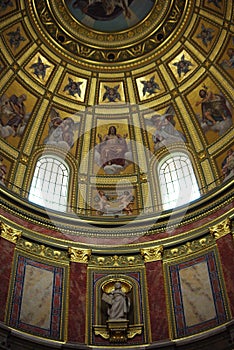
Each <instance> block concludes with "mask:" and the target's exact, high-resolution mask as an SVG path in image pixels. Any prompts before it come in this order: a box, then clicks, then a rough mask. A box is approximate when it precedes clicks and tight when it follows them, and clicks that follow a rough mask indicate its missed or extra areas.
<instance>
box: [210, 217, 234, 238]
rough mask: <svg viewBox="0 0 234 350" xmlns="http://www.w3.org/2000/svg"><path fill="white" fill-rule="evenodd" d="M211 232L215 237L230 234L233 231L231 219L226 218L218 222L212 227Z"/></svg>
mask: <svg viewBox="0 0 234 350" xmlns="http://www.w3.org/2000/svg"><path fill="white" fill-rule="evenodd" d="M210 233H211V235H212V236H213V237H214V238H215V239H219V238H221V237H223V236H226V235H228V234H229V233H231V220H230V219H229V218H226V219H225V220H223V221H221V222H219V223H218V224H216V225H214V226H212V227H210Z"/></svg>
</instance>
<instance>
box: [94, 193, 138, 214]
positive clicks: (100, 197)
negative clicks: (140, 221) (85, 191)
mask: <svg viewBox="0 0 234 350" xmlns="http://www.w3.org/2000/svg"><path fill="white" fill-rule="evenodd" d="M135 201H136V199H135V191H134V190H133V188H132V186H131V188H118V189H117V190H116V189H99V190H97V191H95V192H94V194H93V199H92V202H93V204H92V208H93V210H94V212H95V214H96V215H98V216H100V215H103V216H106V215H107V216H112V215H113V216H115V217H117V216H123V215H133V214H134V213H136V211H135V210H134V209H136V208H135V205H136V203H135Z"/></svg>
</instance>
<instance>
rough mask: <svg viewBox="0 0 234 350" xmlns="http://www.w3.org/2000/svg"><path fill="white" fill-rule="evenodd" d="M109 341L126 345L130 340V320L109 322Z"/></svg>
mask: <svg viewBox="0 0 234 350" xmlns="http://www.w3.org/2000/svg"><path fill="white" fill-rule="evenodd" d="M106 323H107V328H108V330H109V341H110V342H111V343H126V342H127V340H128V324H129V321H128V320H124V319H123V320H108V321H107V322H106Z"/></svg>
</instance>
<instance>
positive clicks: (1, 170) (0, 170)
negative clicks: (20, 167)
mask: <svg viewBox="0 0 234 350" xmlns="http://www.w3.org/2000/svg"><path fill="white" fill-rule="evenodd" d="M6 173H7V166H6V165H5V164H4V163H3V158H2V157H1V156H0V185H2V186H6V183H5V180H6Z"/></svg>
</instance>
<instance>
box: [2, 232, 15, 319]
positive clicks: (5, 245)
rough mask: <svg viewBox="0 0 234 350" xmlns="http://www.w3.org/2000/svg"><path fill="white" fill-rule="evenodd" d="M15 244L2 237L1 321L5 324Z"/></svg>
mask: <svg viewBox="0 0 234 350" xmlns="http://www.w3.org/2000/svg"><path fill="white" fill-rule="evenodd" d="M14 249H15V244H14V243H11V242H9V241H7V240H5V239H3V238H1V237H0V283H1V287H0V321H1V322H4V317H5V309H6V304H7V296H8V289H9V283H10V277H11V268H12V259H13V255H14Z"/></svg>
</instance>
